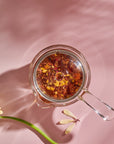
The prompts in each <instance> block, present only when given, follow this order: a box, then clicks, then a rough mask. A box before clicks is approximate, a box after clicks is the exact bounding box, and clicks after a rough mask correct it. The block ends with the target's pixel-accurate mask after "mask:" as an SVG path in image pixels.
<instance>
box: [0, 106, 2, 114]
mask: <svg viewBox="0 0 114 144" xmlns="http://www.w3.org/2000/svg"><path fill="white" fill-rule="evenodd" d="M2 114H3V111H2V108H1V107H0V115H2Z"/></svg>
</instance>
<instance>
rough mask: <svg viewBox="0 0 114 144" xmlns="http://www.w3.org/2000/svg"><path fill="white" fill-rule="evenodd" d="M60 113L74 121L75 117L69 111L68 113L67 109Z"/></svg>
mask: <svg viewBox="0 0 114 144" xmlns="http://www.w3.org/2000/svg"><path fill="white" fill-rule="evenodd" d="M62 113H63V114H65V115H67V116H69V117H71V118H74V119H76V116H75V115H74V114H73V113H72V112H71V111H69V110H67V109H64V110H63V111H62Z"/></svg>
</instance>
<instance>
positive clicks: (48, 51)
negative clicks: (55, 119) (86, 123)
mask: <svg viewBox="0 0 114 144" xmlns="http://www.w3.org/2000/svg"><path fill="white" fill-rule="evenodd" d="M29 78H30V84H31V88H32V90H33V93H34V95H35V98H36V102H37V105H38V106H40V107H42V108H48V107H51V106H55V107H56V106H66V105H69V104H73V103H75V102H77V101H78V100H81V101H83V102H84V103H86V104H87V105H88V106H89V107H90V108H92V109H93V110H94V111H95V112H96V113H97V114H98V115H99V116H100V117H102V118H103V119H104V120H111V119H112V118H113V117H114V108H112V107H111V106H109V105H108V104H106V103H105V102H103V101H102V100H101V99H99V98H98V97H96V96H95V95H93V94H92V93H91V92H90V91H89V90H88V87H89V84H90V79H91V72H90V67H89V64H88V63H87V61H86V59H85V57H84V56H83V54H82V53H81V52H80V51H78V50H77V49H75V48H73V47H71V46H67V45H52V46H49V47H47V48H44V49H43V50H41V51H40V52H39V53H38V54H37V55H36V56H35V57H34V59H33V61H32V62H31V64H30V73H29Z"/></svg>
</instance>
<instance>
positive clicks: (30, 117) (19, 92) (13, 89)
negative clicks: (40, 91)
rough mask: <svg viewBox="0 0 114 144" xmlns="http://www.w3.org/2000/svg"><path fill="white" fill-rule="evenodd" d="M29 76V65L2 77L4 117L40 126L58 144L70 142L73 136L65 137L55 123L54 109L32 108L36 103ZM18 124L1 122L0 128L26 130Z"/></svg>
mask: <svg viewBox="0 0 114 144" xmlns="http://www.w3.org/2000/svg"><path fill="white" fill-rule="evenodd" d="M28 74H29V64H28V65H26V66H24V67H21V68H19V69H16V70H11V71H8V72H5V73H3V74H1V75H0V107H1V108H2V110H3V112H4V115H8V116H15V117H19V118H22V119H24V120H27V121H29V122H31V123H33V124H38V125H40V126H41V128H42V129H43V130H44V131H45V132H46V133H47V134H48V136H50V137H51V138H52V139H53V140H55V141H56V142H58V143H64V142H68V141H70V140H71V139H72V135H68V136H63V131H62V130H60V129H59V128H58V127H57V126H56V124H55V123H54V122H53V119H52V116H53V112H54V109H55V108H54V107H51V108H48V109H42V108H40V107H38V106H37V105H36V104H34V105H33V106H31V104H32V103H33V101H34V96H33V94H32V90H31V88H30V85H29V77H28ZM6 121H7V122H6ZM47 122H48V123H47ZM17 123H18V122H14V121H11V120H1V121H0V126H1V127H3V130H5V131H11V130H13V131H17V130H18V129H24V128H25V125H23V124H18V125H16V124H17ZM27 128H29V127H27ZM29 129H31V128H29ZM31 130H32V129H31ZM32 131H33V132H34V133H35V134H37V136H38V137H39V138H40V139H41V140H42V141H43V142H44V143H46V144H48V142H47V141H46V140H45V139H44V138H43V137H42V136H41V135H40V134H38V133H37V132H35V131H34V130H32Z"/></svg>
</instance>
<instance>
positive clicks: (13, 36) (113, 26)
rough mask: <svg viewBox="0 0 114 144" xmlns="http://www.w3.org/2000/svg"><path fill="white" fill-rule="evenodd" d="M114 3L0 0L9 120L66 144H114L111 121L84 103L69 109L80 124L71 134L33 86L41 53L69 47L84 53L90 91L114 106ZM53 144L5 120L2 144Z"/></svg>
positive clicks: (2, 87) (1, 82)
mask: <svg viewBox="0 0 114 144" xmlns="http://www.w3.org/2000/svg"><path fill="white" fill-rule="evenodd" d="M113 14H114V1H113V0H0V106H1V107H2V108H3V111H4V115H11V116H17V117H20V118H23V119H25V120H28V121H30V122H32V123H34V124H35V125H37V126H38V127H40V128H41V129H42V130H44V131H45V132H46V133H47V134H48V135H49V136H50V137H51V138H52V139H54V140H55V141H57V142H58V143H60V144H62V143H64V144H92V143H93V144H113V143H114V120H112V121H109V122H105V121H103V120H102V119H101V118H100V117H99V116H97V115H96V114H95V113H94V112H93V111H92V110H91V109H90V108H88V107H87V106H86V105H85V104H84V103H82V102H77V103H75V104H73V105H70V106H67V107H65V108H66V109H69V110H71V111H72V112H73V113H74V114H75V115H76V116H77V118H79V119H80V122H78V123H77V124H76V126H75V128H74V129H73V131H72V133H71V134H70V135H67V136H64V135H63V132H64V130H65V128H66V127H67V125H65V126H58V125H56V123H57V122H58V121H59V120H61V119H63V118H67V117H66V116H64V115H63V114H62V113H61V111H62V110H63V109H65V108H64V107H61V108H50V109H46V110H42V109H40V108H38V107H37V106H36V105H34V106H33V107H31V108H30V105H31V103H32V101H33V99H34V97H33V95H32V91H31V89H30V86H29V80H28V72H29V64H30V62H31V60H32V59H33V57H34V56H35V55H36V53H38V52H39V51H40V50H41V49H43V48H45V47H47V46H49V45H53V44H67V45H70V46H73V47H75V48H77V49H78V50H80V51H81V52H82V53H83V54H84V55H85V57H86V59H87V61H88V63H89V65H90V68H91V73H92V78H91V84H90V87H89V90H90V91H92V92H93V93H94V94H95V95H97V96H98V97H99V98H101V99H102V100H104V101H106V102H107V103H109V104H110V105H111V106H113V107H114V83H113V82H114V16H113ZM7 143H8V144H20V143H23V144H25V143H27V144H43V143H45V144H48V142H47V141H45V140H44V139H43V138H42V137H41V136H40V135H39V134H38V133H35V132H34V131H31V130H30V129H29V128H28V129H27V127H26V126H25V125H22V124H20V123H17V122H14V121H7V120H5V121H2V120H0V144H7Z"/></svg>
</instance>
